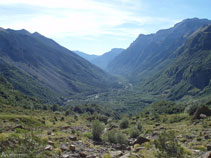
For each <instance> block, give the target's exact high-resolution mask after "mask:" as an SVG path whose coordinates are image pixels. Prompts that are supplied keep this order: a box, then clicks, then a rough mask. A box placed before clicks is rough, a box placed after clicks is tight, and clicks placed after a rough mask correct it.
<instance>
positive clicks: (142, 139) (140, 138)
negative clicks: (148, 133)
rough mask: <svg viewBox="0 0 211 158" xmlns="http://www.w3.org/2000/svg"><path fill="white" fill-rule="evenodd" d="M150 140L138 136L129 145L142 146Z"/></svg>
mask: <svg viewBox="0 0 211 158" xmlns="http://www.w3.org/2000/svg"><path fill="white" fill-rule="evenodd" d="M149 141H150V140H149V139H147V138H144V137H141V136H138V137H137V138H136V139H135V140H134V141H133V142H130V144H131V145H135V144H140V145H141V144H143V143H146V142H149Z"/></svg>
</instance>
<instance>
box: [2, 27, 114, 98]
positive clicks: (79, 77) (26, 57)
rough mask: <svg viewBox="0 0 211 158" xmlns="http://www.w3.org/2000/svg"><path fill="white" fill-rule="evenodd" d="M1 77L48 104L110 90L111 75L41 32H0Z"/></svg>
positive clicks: (3, 30) (7, 30)
mask: <svg viewBox="0 0 211 158" xmlns="http://www.w3.org/2000/svg"><path fill="white" fill-rule="evenodd" d="M0 63H1V65H2V66H1V72H0V73H1V74H2V75H4V77H5V78H7V79H8V81H10V82H11V83H12V84H13V85H14V87H15V88H17V89H18V90H20V91H22V92H23V93H25V94H27V95H31V96H36V97H39V98H41V99H43V98H45V99H46V101H48V100H51V98H52V97H54V98H56V97H57V96H70V95H74V94H76V93H91V94H92V93H96V92H97V91H101V90H105V89H106V88H107V87H109V86H110V87H111V85H110V84H111V82H110V81H111V76H110V75H108V74H107V73H105V72H103V71H102V70H101V69H99V68H98V67H96V66H94V65H92V64H90V63H89V62H88V61H86V60H84V59H83V58H81V57H79V56H78V55H76V54H75V53H73V52H71V51H70V50H68V49H66V48H64V47H62V46H60V45H59V44H57V43H56V42H54V41H53V40H51V39H48V38H46V37H44V36H42V35H40V34H39V33H33V34H31V33H29V32H27V31H26V30H19V31H15V30H11V29H6V30H5V29H1V30H0Z"/></svg>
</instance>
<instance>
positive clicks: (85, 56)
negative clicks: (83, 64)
mask: <svg viewBox="0 0 211 158" xmlns="http://www.w3.org/2000/svg"><path fill="white" fill-rule="evenodd" d="M73 52H74V53H76V54H77V55H79V56H81V57H82V58H84V59H86V60H88V61H89V62H92V60H94V59H95V58H97V57H98V56H97V55H89V54H86V53H83V52H81V51H77V50H76V51H73Z"/></svg>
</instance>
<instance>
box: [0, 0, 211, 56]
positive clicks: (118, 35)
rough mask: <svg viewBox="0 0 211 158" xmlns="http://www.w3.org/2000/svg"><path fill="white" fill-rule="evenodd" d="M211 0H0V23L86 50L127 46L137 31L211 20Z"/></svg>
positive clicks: (87, 51) (93, 50)
mask: <svg viewBox="0 0 211 158" xmlns="http://www.w3.org/2000/svg"><path fill="white" fill-rule="evenodd" d="M210 11H211V0H34V1H33V0H0V15H1V16H0V27H3V28H11V29H15V30H18V29H23V28H24V29H26V30H28V31H30V32H32V33H33V32H35V31H37V32H39V33H41V34H43V35H45V36H47V37H50V38H52V39H54V40H55V41H57V42H58V43H60V44H61V45H63V46H65V47H67V48H69V49H71V50H80V51H83V52H85V53H88V54H102V53H105V52H107V51H109V50H111V49H112V48H127V47H128V46H129V45H130V44H131V43H132V42H133V41H134V40H135V39H136V37H137V36H138V35H139V34H149V33H155V32H156V31H158V30H159V29H166V28H169V27H172V26H173V25H174V24H175V23H177V22H180V21H181V20H183V19H186V18H193V17H198V18H207V19H211V14H210Z"/></svg>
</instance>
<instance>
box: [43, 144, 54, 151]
mask: <svg viewBox="0 0 211 158" xmlns="http://www.w3.org/2000/svg"><path fill="white" fill-rule="evenodd" d="M45 150H48V151H51V150H53V147H52V146H51V145H47V146H46V147H45Z"/></svg>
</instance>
